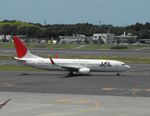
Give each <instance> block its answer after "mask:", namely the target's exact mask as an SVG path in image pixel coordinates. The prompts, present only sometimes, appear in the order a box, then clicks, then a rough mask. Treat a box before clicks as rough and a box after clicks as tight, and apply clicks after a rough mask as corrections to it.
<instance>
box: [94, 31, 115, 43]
mask: <svg viewBox="0 0 150 116" xmlns="http://www.w3.org/2000/svg"><path fill="white" fill-rule="evenodd" d="M114 38H115V34H112V33H99V34H93V42H94V43H100V44H112V43H113V42H114Z"/></svg>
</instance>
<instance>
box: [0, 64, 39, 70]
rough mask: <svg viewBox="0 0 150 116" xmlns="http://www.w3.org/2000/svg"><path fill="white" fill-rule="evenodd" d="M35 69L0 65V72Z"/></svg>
mask: <svg viewBox="0 0 150 116" xmlns="http://www.w3.org/2000/svg"><path fill="white" fill-rule="evenodd" d="M34 70H37V69H34V68H31V67H27V66H16V65H0V71H34Z"/></svg>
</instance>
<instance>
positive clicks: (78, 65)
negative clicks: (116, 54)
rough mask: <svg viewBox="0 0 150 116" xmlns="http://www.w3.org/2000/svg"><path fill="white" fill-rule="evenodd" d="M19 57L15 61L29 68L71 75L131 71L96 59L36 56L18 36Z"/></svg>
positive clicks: (112, 62) (15, 37) (126, 66)
mask: <svg viewBox="0 0 150 116" xmlns="http://www.w3.org/2000/svg"><path fill="white" fill-rule="evenodd" d="M14 44H15V47H16V53H17V57H15V59H16V60H17V61H18V62H20V63H22V64H24V65H27V66H31V67H35V68H39V69H45V70H64V71H68V72H69V75H74V74H81V75H89V74H90V72H116V73H117V76H119V75H120V72H124V71H127V70H129V69H130V66H129V65H126V64H125V63H123V62H120V61H115V60H95V59H61V58H51V57H49V58H43V57H40V56H37V55H34V54H32V53H31V52H30V50H28V49H27V48H26V47H25V45H24V44H23V43H22V42H21V40H20V39H19V37H18V36H14Z"/></svg>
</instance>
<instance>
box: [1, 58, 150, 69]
mask: <svg viewBox="0 0 150 116" xmlns="http://www.w3.org/2000/svg"><path fill="white" fill-rule="evenodd" d="M61 58H73V56H72V57H68V56H65V57H64V56H61ZM76 58H77V57H76ZM78 58H81V59H105V60H106V59H107V60H119V61H122V62H125V63H127V64H150V57H146V58H144V57H118V56H114V57H96V56H78ZM11 59H12V57H11V56H0V61H3V60H11ZM35 70H37V71H39V69H35V68H31V67H27V66H24V65H19V66H18V65H17V66H16V65H0V71H35Z"/></svg>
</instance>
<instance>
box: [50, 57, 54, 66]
mask: <svg viewBox="0 0 150 116" xmlns="http://www.w3.org/2000/svg"><path fill="white" fill-rule="evenodd" d="M49 59H50V61H51V64H52V65H55V62H54V61H53V59H52V58H51V56H49Z"/></svg>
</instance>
